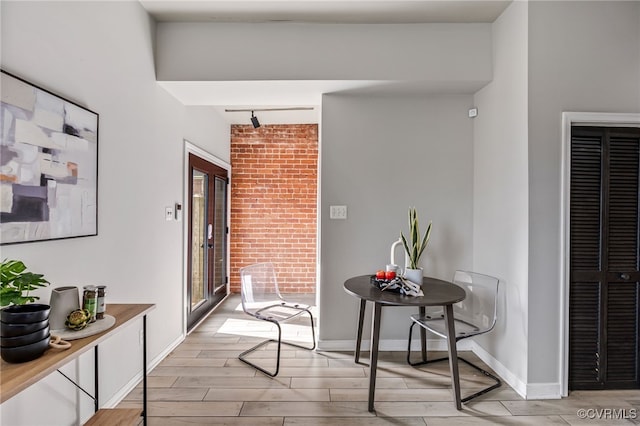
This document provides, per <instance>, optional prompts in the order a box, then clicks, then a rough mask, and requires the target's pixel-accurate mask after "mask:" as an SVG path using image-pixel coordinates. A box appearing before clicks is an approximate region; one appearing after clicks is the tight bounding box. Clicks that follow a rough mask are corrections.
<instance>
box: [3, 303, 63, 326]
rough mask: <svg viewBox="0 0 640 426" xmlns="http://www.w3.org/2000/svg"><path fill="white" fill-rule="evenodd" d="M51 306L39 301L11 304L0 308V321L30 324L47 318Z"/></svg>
mask: <svg viewBox="0 0 640 426" xmlns="http://www.w3.org/2000/svg"><path fill="white" fill-rule="evenodd" d="M50 311H51V306H49V305H43V304H40V303H28V304H26V305H11V306H7V307H6V308H3V309H0V321H2V322H6V323H10V324H31V323H34V322H40V321H44V320H46V319H47V318H49V312H50Z"/></svg>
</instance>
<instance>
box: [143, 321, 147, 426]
mask: <svg viewBox="0 0 640 426" xmlns="http://www.w3.org/2000/svg"><path fill="white" fill-rule="evenodd" d="M147 417H148V416H147V316H146V315H144V316H143V317H142V422H143V424H144V426H147Z"/></svg>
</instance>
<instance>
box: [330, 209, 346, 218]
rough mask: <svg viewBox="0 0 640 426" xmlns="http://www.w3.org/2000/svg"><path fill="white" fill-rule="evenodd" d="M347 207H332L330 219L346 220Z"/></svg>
mask: <svg viewBox="0 0 640 426" xmlns="http://www.w3.org/2000/svg"><path fill="white" fill-rule="evenodd" d="M346 218H347V206H330V209H329V219H346Z"/></svg>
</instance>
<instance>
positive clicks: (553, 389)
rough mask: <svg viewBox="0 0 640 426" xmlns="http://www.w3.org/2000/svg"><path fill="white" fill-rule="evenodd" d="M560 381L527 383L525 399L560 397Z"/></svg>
mask: <svg viewBox="0 0 640 426" xmlns="http://www.w3.org/2000/svg"><path fill="white" fill-rule="evenodd" d="M560 388H561V386H560V383H529V384H528V385H527V399H561V398H562V392H560Z"/></svg>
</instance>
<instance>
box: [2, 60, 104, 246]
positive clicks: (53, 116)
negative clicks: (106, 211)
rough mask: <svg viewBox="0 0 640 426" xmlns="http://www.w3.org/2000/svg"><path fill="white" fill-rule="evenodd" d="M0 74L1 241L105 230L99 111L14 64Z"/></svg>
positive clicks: (39, 239) (49, 238)
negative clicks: (13, 70)
mask: <svg viewBox="0 0 640 426" xmlns="http://www.w3.org/2000/svg"><path fill="white" fill-rule="evenodd" d="M0 78H1V82H0V83H1V84H0V85H1V86H2V93H1V97H0V101H1V102H0V115H1V116H2V118H3V120H2V129H3V130H4V131H3V132H2V134H3V140H2V148H3V154H2V155H3V158H4V157H5V154H6V161H3V165H2V175H3V185H2V203H3V212H2V216H1V217H0V244H14V243H22V242H27V241H43V240H53V239H61V238H72V237H83V236H91V235H97V233H98V228H97V223H98V220H97V218H98V216H97V213H98V209H97V200H98V197H97V193H98V114H96V113H95V112H93V111H90V110H88V109H86V108H84V107H81V106H80V105H78V104H75V103H73V102H71V101H68V100H66V99H64V98H61V97H59V96H57V95H55V94H53V93H51V92H49V91H47V90H45V89H43V88H40V87H37V86H35V85H33V84H31V83H29V82H27V81H25V80H23V79H21V78H19V77H17V76H14V75H12V74H10V73H7V72H6V71H3V70H2V71H1V74H0ZM43 182H44V184H43Z"/></svg>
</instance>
